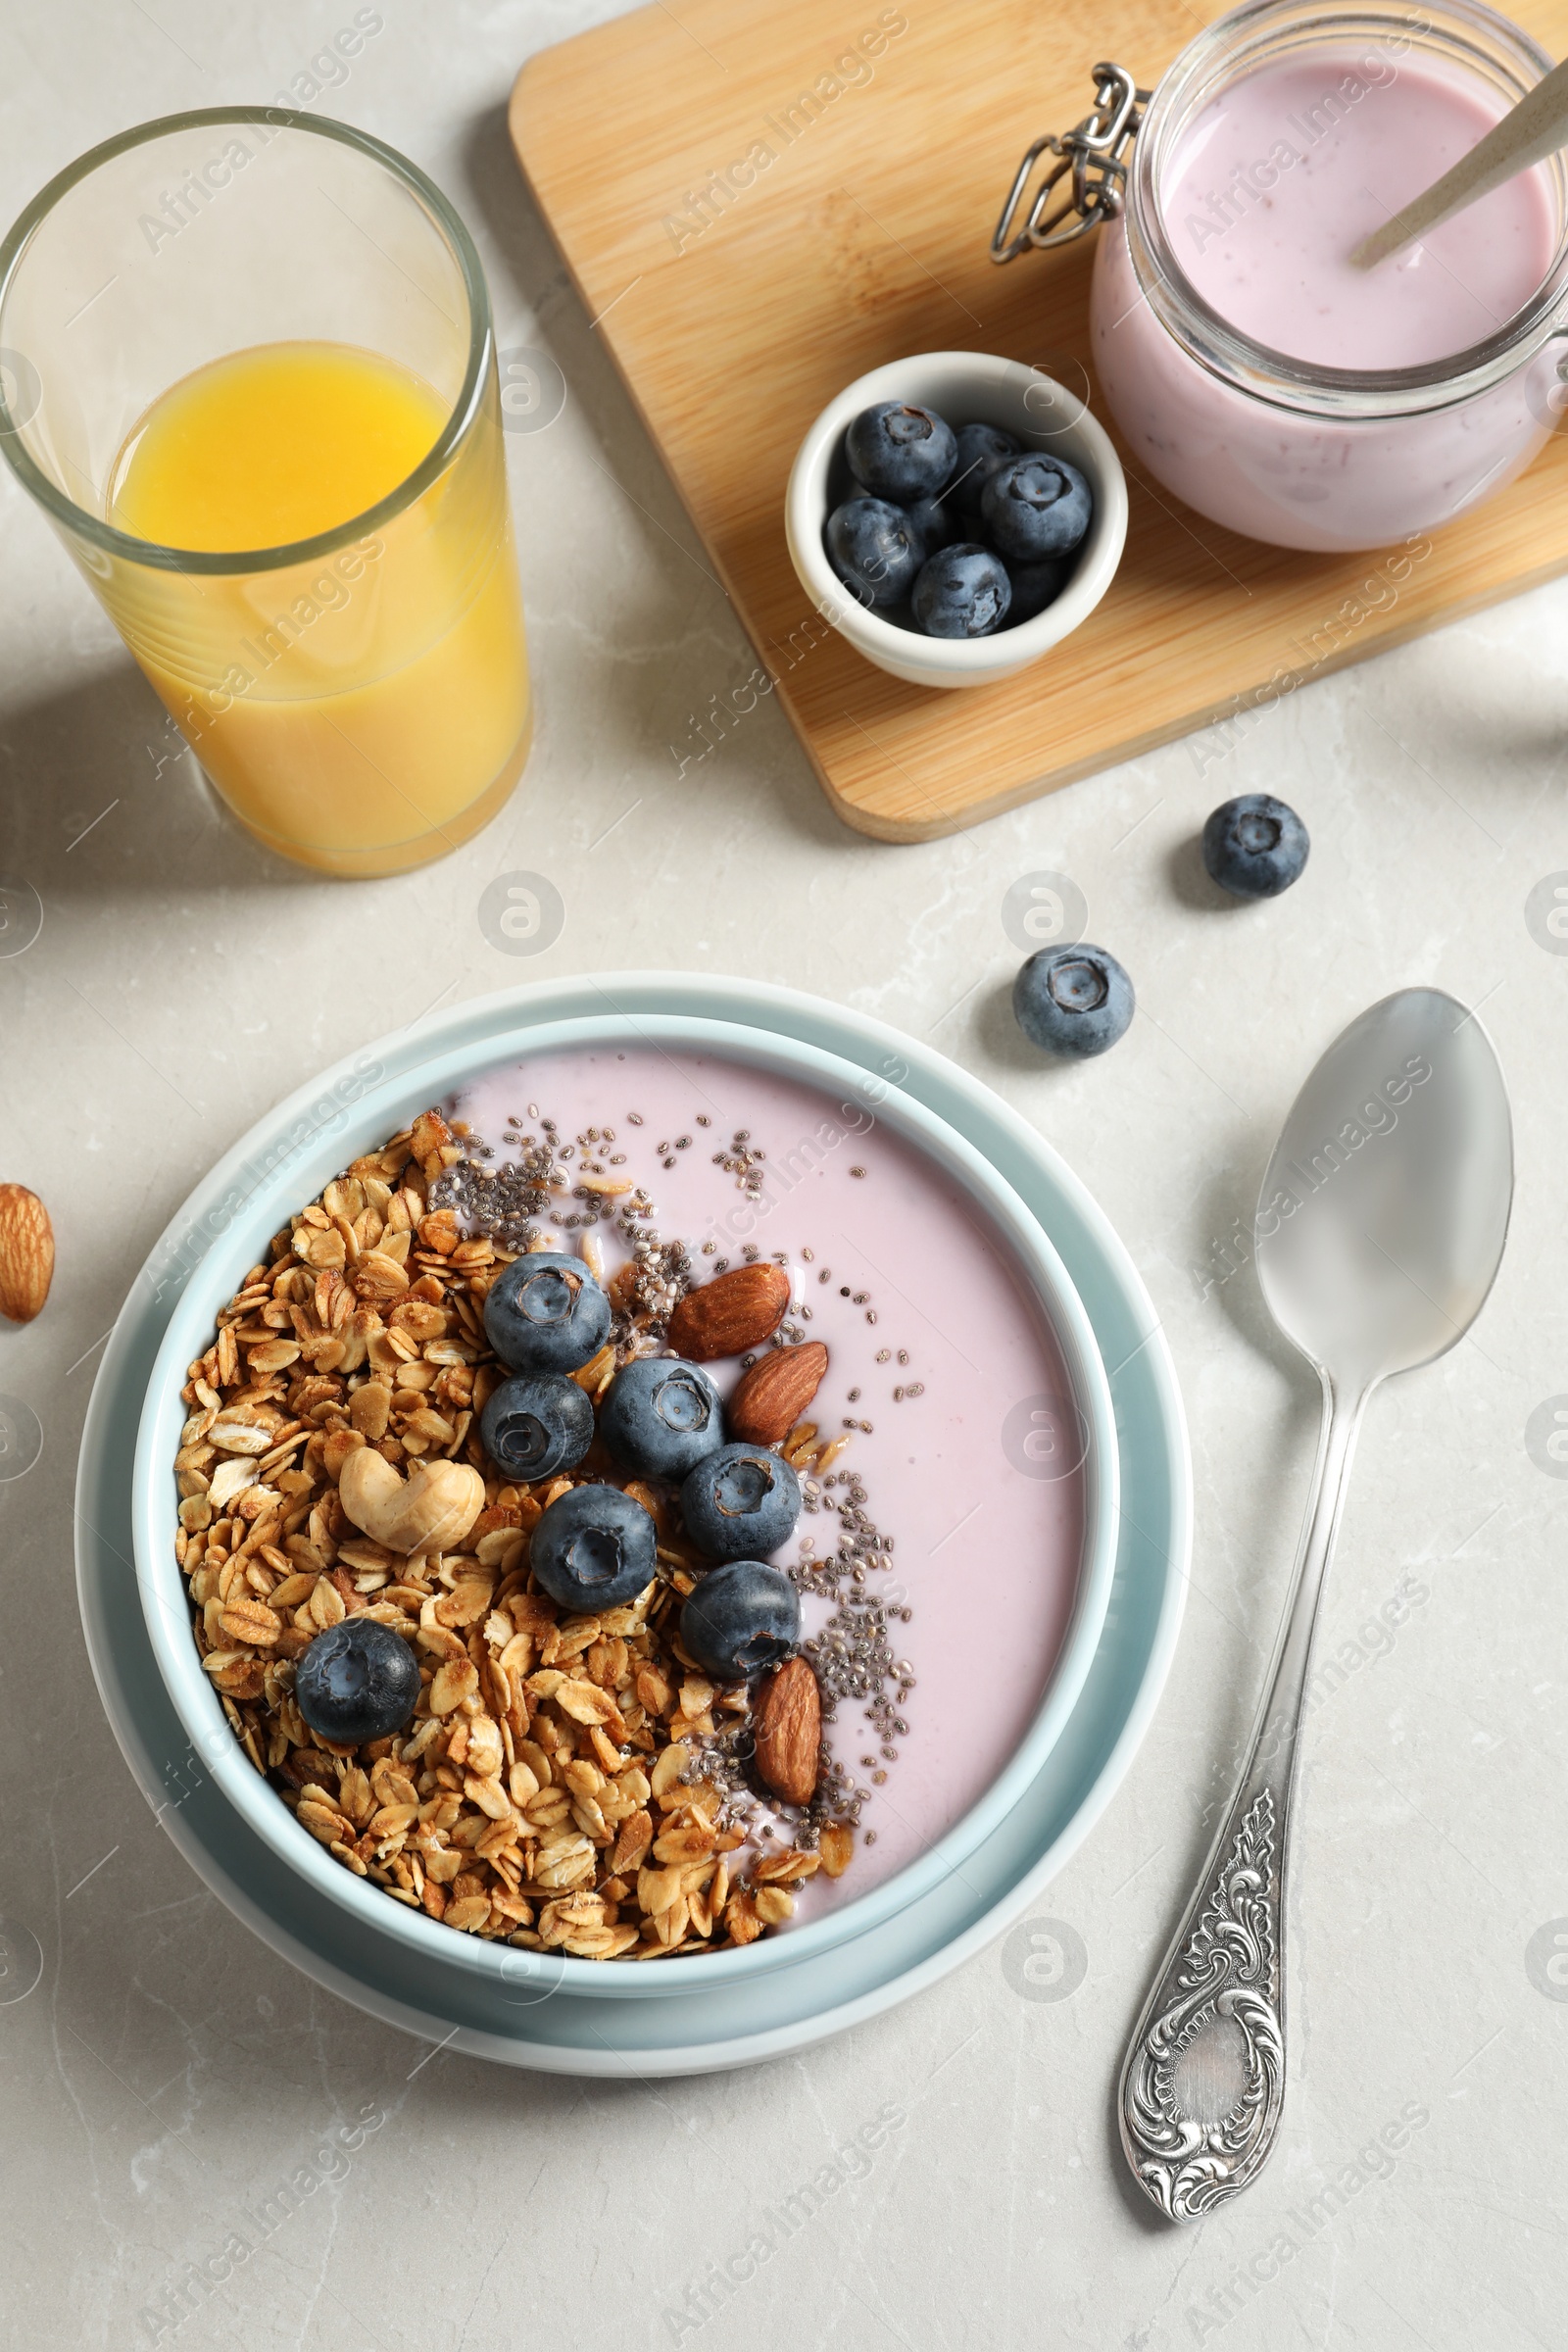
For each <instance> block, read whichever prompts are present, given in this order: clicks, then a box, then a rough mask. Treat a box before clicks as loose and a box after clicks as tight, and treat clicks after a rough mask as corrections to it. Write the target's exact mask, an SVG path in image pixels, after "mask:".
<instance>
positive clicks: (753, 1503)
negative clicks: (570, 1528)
mask: <svg viewBox="0 0 1568 2352" xmlns="http://www.w3.org/2000/svg"><path fill="white" fill-rule="evenodd" d="M680 1509H681V1517H682V1518H683V1519H684V1520H685V1522H686V1533H687V1534H688V1535H689V1536H690V1537H691V1540H692V1542H693V1543H694V1544H696V1546H697V1548H698V1550H699V1551H704V1552H706V1553H707V1554H708V1556H709V1558H710V1559H711V1560H743V1559H765V1558H766V1557H767V1555H768V1553H769V1552H772V1551H777V1549H778V1547H779V1545H780V1544H782V1543H784V1541H785V1540H786V1538H787V1537H788V1536H789V1533H790V1531H791V1529H792V1528H793V1527H794V1525H795V1522H796V1520H797V1519H798V1518H799V1517H800V1515H801V1482H800V1480H799V1479H798V1478H797V1477H796V1475H795V1472H794V1471H793V1469H792V1468H791V1467H790V1465H789V1463H788V1462H787V1461H785V1459H784V1457H783V1455H782V1454H779V1453H770V1452H769V1451H768V1449H767V1447H766V1446H719V1447H718V1449H717V1451H716V1452H713V1453H711V1454H709V1455H708V1457H707V1459H706V1460H704V1461H701V1462H699V1463H698V1465H697V1467H696V1469H695V1470H693V1471H692V1472H691V1473H690V1474H689V1475H688V1477H687V1478H686V1480H685V1483H684V1484H683V1486H682V1487H681V1491H680ZM545 1516H546V1517H547V1518H548V1516H549V1513H548V1512H547V1513H546V1514H545ZM540 1524H541V1525H543V1521H541V1522H540ZM538 1540H539V1539H538V1537H537V1536H535V1538H534V1542H535V1544H537V1543H538Z"/></svg>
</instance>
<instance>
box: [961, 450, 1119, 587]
mask: <svg viewBox="0 0 1568 2352" xmlns="http://www.w3.org/2000/svg"><path fill="white" fill-rule="evenodd" d="M980 512H981V516H982V518H983V520H984V523H985V531H986V537H987V538H988V540H989V541H990V543H991V545H992V546H993V547H994V548H996V549H997V550H998V552H999V554H1001V555H1004V556H1005V557H1007V558H1008V559H1009V560H1010V561H1011V562H1013V563H1016V564H1040V563H1043V562H1045V560H1046V559H1047V558H1048V557H1051V556H1070V555H1071V554H1072V553H1073V551H1074V550H1075V549H1076V548H1078V547H1080V546H1081V545H1082V544H1083V539H1084V535H1085V533H1086V532H1087V531H1088V529H1089V525H1090V523H1091V522H1092V521H1093V520H1094V514H1095V502H1094V495H1093V493H1092V492H1091V490H1090V487H1089V484H1088V482H1087V481H1086V480H1085V478H1084V476H1083V475H1082V474H1081V473H1080V472H1079V470H1078V468H1077V466H1070V465H1069V464H1068V462H1067V460H1066V459H1065V458H1047V457H1039V456H1029V457H1022V458H1009V459H1008V461H1007V463H1006V464H1005V466H998V467H997V469H996V471H995V472H994V473H993V474H992V476H991V479H990V480H989V481H988V482H987V484H986V486H985V493H984V495H983V497H982V498H981V501H980Z"/></svg>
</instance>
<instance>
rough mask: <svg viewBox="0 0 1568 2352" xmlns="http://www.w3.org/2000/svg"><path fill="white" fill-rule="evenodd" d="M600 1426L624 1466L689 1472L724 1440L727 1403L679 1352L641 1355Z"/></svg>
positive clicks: (657, 1474)
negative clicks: (673, 1354) (724, 1404)
mask: <svg viewBox="0 0 1568 2352" xmlns="http://www.w3.org/2000/svg"><path fill="white" fill-rule="evenodd" d="M590 1418H591V1416H590ZM599 1427H600V1431H601V1433H602V1435H603V1437H604V1441H605V1444H606V1445H607V1446H609V1448H610V1450H611V1452H612V1453H613V1455H614V1457H615V1460H616V1461H617V1462H619V1463H620V1464H621V1466H622V1468H624V1469H627V1470H635V1471H636V1472H637V1473H638V1475H639V1476H640V1477H643V1478H684V1477H685V1476H686V1473H687V1471H688V1470H695V1468H696V1467H697V1464H698V1463H699V1462H700V1461H701V1460H702V1458H703V1456H704V1455H705V1454H708V1453H711V1452H712V1451H713V1449H714V1447H715V1446H722V1445H723V1443H724V1406H723V1401H722V1399H721V1397H719V1394H718V1391H717V1390H716V1389H715V1388H714V1386H713V1384H712V1382H711V1380H710V1379H709V1377H708V1375H707V1373H706V1372H703V1371H700V1370H699V1369H698V1367H697V1365H696V1364H688V1363H685V1362H683V1361H682V1360H681V1358H680V1357H679V1356H672V1355H641V1356H637V1357H635V1358H634V1359H633V1361H632V1362H631V1363H629V1364H626V1365H624V1366H623V1367H622V1369H621V1370H620V1371H619V1372H617V1373H616V1374H615V1377H614V1379H613V1381H612V1382H611V1384H610V1387H609V1390H608V1391H607V1392H606V1395H605V1397H604V1398H603V1400H602V1402H601V1404H600V1407H599ZM535 1475H537V1473H535Z"/></svg>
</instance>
